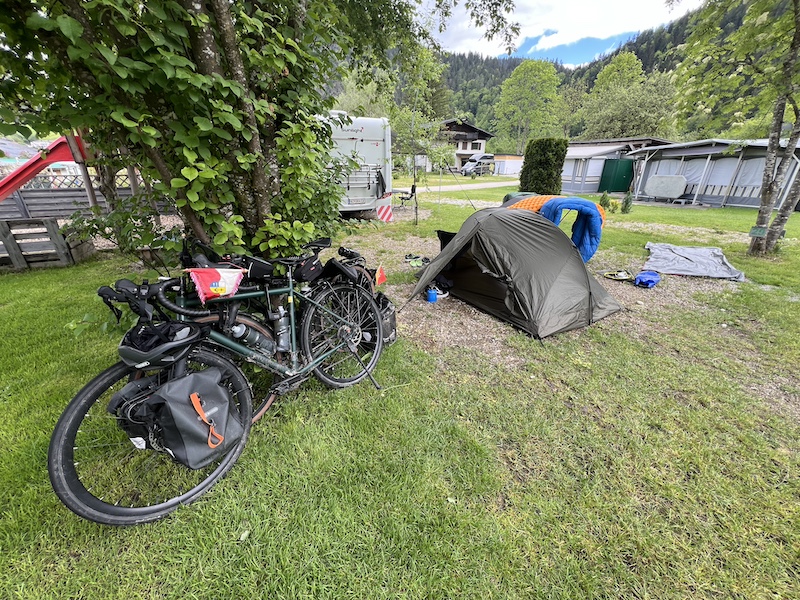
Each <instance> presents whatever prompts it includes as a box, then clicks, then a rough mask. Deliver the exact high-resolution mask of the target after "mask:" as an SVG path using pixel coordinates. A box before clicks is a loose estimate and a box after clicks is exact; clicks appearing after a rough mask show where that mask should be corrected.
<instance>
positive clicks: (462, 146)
mask: <svg viewBox="0 0 800 600" xmlns="http://www.w3.org/2000/svg"><path fill="white" fill-rule="evenodd" d="M461 149H462V150H469V146H468V142H461Z"/></svg>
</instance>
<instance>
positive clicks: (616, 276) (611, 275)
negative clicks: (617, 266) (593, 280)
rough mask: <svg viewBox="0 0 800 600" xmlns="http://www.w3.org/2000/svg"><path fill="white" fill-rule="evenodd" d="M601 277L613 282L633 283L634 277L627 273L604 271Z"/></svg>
mask: <svg viewBox="0 0 800 600" xmlns="http://www.w3.org/2000/svg"><path fill="white" fill-rule="evenodd" d="M603 277H605V278H606V279H613V280H614V281H633V279H634V277H633V275H631V274H630V273H628V272H627V271H605V272H604V273H603Z"/></svg>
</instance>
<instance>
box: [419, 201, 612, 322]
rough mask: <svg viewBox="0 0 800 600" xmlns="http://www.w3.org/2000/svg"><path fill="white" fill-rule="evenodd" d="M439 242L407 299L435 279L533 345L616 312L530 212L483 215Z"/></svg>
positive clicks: (571, 249)
mask: <svg viewBox="0 0 800 600" xmlns="http://www.w3.org/2000/svg"><path fill="white" fill-rule="evenodd" d="M439 237H440V240H442V252H441V253H440V254H439V256H437V257H436V258H435V259H433V260H432V261H431V263H430V264H429V265H428V266H427V267H426V268H425V269H424V270H423V271H421V272H420V274H419V277H420V279H419V282H418V283H417V286H416V287H415V288H414V292H413V294H412V297H414V296H417V295H418V294H420V293H421V292H422V291H423V290H424V289H425V286H426V285H427V284H428V283H430V282H431V281H432V280H433V279H434V278H436V277H437V276H438V275H441V276H442V277H444V278H446V279H448V280H450V281H452V282H453V287H452V288H451V289H450V294H452V295H453V296H455V297H457V298H460V299H462V300H464V301H465V302H468V303H469V304H472V305H474V306H476V307H477V308H479V309H481V310H484V311H486V312H488V313H489V314H491V315H494V316H496V317H498V318H500V319H503V320H505V321H508V322H509V323H511V324H513V325H515V326H516V327H519V328H520V329H522V330H523V331H526V332H527V333H529V334H531V335H532V336H534V337H537V338H544V337H547V336H549V335H552V334H554V333H559V332H562V331H569V330H571V329H577V328H579V327H584V326H586V325H590V324H591V323H593V322H595V321H597V320H599V319H602V318H603V317H607V316H608V315H610V314H613V313H615V312H617V311H618V310H620V309H621V307H620V305H619V304H617V302H616V301H615V300H614V299H613V298H612V297H611V296H609V294H608V293H607V292H606V291H605V289H604V288H603V286H601V285H600V284H599V283H598V282H597V281H596V280H595V279H594V277H592V276H591V275H590V274H589V272H588V271H587V270H586V266H585V265H584V264H583V260H582V259H581V255H580V253H579V252H578V249H577V248H576V247H575V246H574V245H573V243H572V242H571V241H570V239H569V238H568V237H567V236H566V234H565V233H564V232H563V231H561V230H560V229H559V228H558V227H557V226H556V225H554V224H553V223H552V222H550V221H548V220H547V219H545V218H544V217H542V216H541V215H539V214H537V213H535V212H533V211H529V210H508V209H506V208H502V207H496V208H486V209H483V210H480V211H477V212H476V213H474V214H472V215H471V216H470V217H469V218H468V219H467V220H466V221H465V222H464V224H463V225H462V226H461V229H460V230H459V232H458V233H456V234H450V233H447V232H440V235H439Z"/></svg>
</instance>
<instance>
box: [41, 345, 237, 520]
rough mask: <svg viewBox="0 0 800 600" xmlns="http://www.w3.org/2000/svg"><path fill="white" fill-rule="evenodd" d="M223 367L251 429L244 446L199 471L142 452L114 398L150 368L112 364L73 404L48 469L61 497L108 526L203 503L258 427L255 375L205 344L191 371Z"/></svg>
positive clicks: (80, 512)
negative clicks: (253, 424) (113, 407)
mask: <svg viewBox="0 0 800 600" xmlns="http://www.w3.org/2000/svg"><path fill="white" fill-rule="evenodd" d="M209 367H217V368H219V369H220V370H221V371H222V373H223V377H222V380H221V382H220V385H223V386H224V387H226V388H227V389H228V392H229V393H230V395H231V398H233V399H234V403H235V406H236V408H237V409H238V413H239V418H240V420H241V423H242V426H243V428H244V433H243V435H242V438H241V440H239V443H238V444H236V445H235V446H233V447H232V448H231V449H230V450H229V451H228V452H227V453H226V454H224V455H223V456H222V457H220V458H218V459H217V460H215V461H214V462H212V463H211V464H210V465H208V466H207V467H204V468H202V469H198V470H192V469H189V468H187V467H184V466H183V465H181V464H178V463H176V462H175V461H174V460H173V459H172V458H171V457H170V456H169V455H168V454H167V453H166V452H163V451H162V452H159V451H156V450H154V449H152V448H149V449H139V448H137V447H136V446H135V445H134V444H133V443H132V441H131V440H130V439H129V438H128V434H126V432H125V431H124V430H123V429H122V428H121V427H120V426H119V424H118V421H117V417H116V416H115V415H113V414H110V413H109V412H108V410H107V406H108V404H109V401H110V400H111V397H112V396H113V395H114V393H116V392H117V391H119V390H120V389H121V388H122V387H124V386H125V385H126V384H127V383H129V382H130V381H131V380H133V379H139V378H140V377H147V376H150V375H158V381H160V380H161V378H163V382H164V383H165V382H166V381H168V380H169V379H170V376H171V374H170V372H169V370H163V371H155V372H148V371H142V370H137V369H135V368H133V367H128V366H126V365H125V364H124V363H121V362H120V363H117V364H116V365H114V366H112V367H110V368H108V369H106V370H105V371H103V372H102V373H101V374H100V375H98V376H97V377H95V378H94V379H93V380H92V381H90V382H89V383H88V384H87V385H86V386H85V387H84V388H83V389H82V390H81V391H80V392H78V395H77V396H75V398H74V399H73V400H72V401H71V402H70V403H69V405H68V406H67V408H66V409H65V410H64V413H63V414H62V415H61V418H60V419H59V421H58V424H57V425H56V428H55V430H54V432H53V436H52V438H51V440H50V450H49V453H48V471H49V473H50V481H51V483H52V485H53V489H54V491H55V492H56V495H58V497H59V499H60V500H61V501H62V502H63V503H64V504H65V505H66V506H67V508H69V509H70V510H71V511H73V512H74V513H76V514H77V515H79V516H81V517H83V518H85V519H88V520H90V521H95V522H97V523H102V524H105V525H136V524H139V523H147V522H150V521H155V520H157V519H160V518H162V517H164V516H166V515H168V514H169V513H171V512H172V511H174V510H175V509H177V508H178V507H180V506H182V505H185V504H189V503H191V502H193V501H195V500H197V499H198V498H199V497H200V496H201V495H203V494H204V493H205V492H207V491H208V490H209V489H210V488H211V486H212V485H214V483H215V482H216V481H217V480H219V479H220V478H221V477H222V476H223V475H225V474H226V473H227V472H228V471H229V470H230V469H231V467H232V466H233V464H234V463H235V462H236V460H237V459H238V458H239V456H240V455H241V453H242V449H243V448H244V445H245V442H246V441H247V435H248V433H249V431H250V419H251V413H252V397H251V393H250V387H249V385H248V383H247V379H246V378H245V377H244V375H243V374H242V372H241V371H240V370H239V369H238V368H237V367H236V365H235V364H233V363H232V362H231V361H229V360H228V359H226V358H224V357H222V356H219V355H216V354H214V353H213V352H211V351H208V350H204V349H197V350H195V351H194V352H193V353H192V354H191V355H190V356H189V358H188V359H187V369H186V372H187V373H190V372H196V371H200V370H204V369H207V368H209Z"/></svg>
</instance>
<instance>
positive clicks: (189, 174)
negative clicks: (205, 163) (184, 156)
mask: <svg viewBox="0 0 800 600" xmlns="http://www.w3.org/2000/svg"><path fill="white" fill-rule="evenodd" d="M197 174H198V172H197V169H195V168H194V167H183V168H182V169H181V175H183V176H184V177H186V179H188V180H189V181H193V180H195V179H197Z"/></svg>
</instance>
